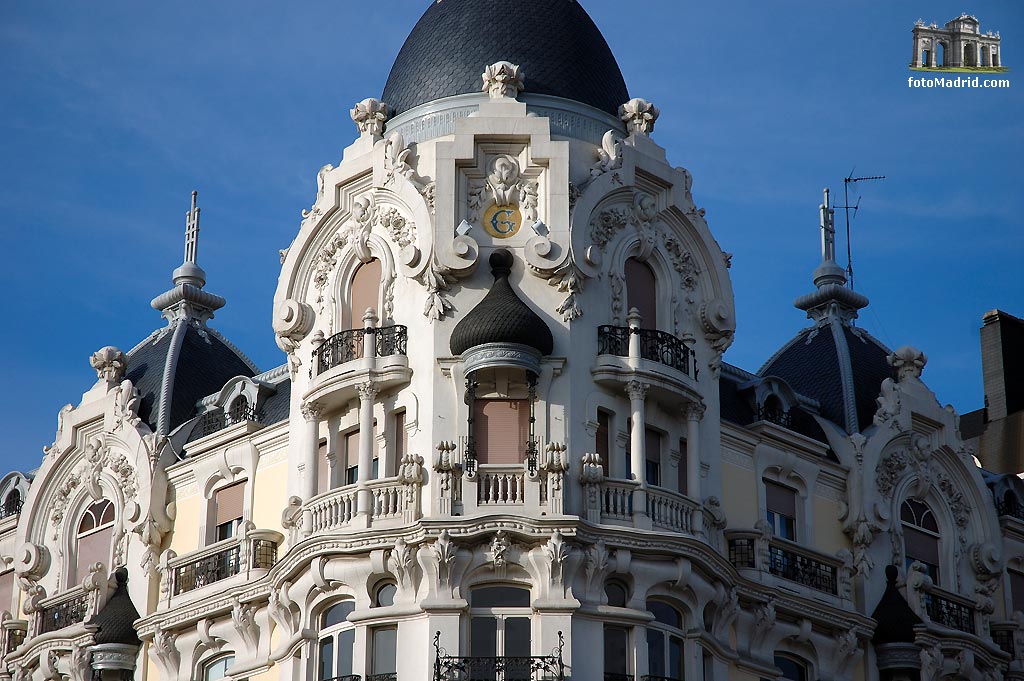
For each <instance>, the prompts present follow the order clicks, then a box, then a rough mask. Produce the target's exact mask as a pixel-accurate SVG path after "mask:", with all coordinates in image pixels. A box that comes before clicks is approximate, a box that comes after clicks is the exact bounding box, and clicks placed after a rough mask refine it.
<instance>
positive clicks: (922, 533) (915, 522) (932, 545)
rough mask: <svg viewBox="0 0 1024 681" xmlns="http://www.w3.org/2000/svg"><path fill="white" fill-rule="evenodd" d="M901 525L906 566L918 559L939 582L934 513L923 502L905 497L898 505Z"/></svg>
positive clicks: (937, 537)
mask: <svg viewBox="0 0 1024 681" xmlns="http://www.w3.org/2000/svg"><path fill="white" fill-rule="evenodd" d="M900 523H901V524H902V525H903V557H904V559H905V561H906V567H908V568H909V567H910V565H911V563H913V562H915V561H918V562H921V563H923V564H924V566H925V568H926V572H927V573H928V576H929V577H931V578H932V581H933V582H934V583H935V584H936V585H938V584H939V524H938V522H937V521H936V519H935V514H934V513H932V511H931V509H930V508H928V506H926V505H925V504H923V503H922V502H920V501H917V500H915V499H907V500H906V501H904V502H903V505H902V506H901V507H900Z"/></svg>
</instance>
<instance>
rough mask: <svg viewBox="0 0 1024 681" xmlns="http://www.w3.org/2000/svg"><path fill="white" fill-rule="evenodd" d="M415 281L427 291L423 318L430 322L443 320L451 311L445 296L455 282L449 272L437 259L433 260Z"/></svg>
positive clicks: (450, 305) (449, 303)
mask: <svg viewBox="0 0 1024 681" xmlns="http://www.w3.org/2000/svg"><path fill="white" fill-rule="evenodd" d="M417 281H418V282H419V283H420V284H422V285H423V286H424V287H425V288H426V289H427V302H426V303H425V304H424V305H423V316H424V317H426V318H427V319H429V320H430V321H431V322H433V321H434V320H440V319H444V317H445V315H446V314H448V311H449V310H451V309H452V304H451V302H449V300H448V296H447V293H448V291H449V289H451V286H452V284H453V283H454V282H455V278H454V277H453V276H452V274H451V270H449V269H448V268H447V267H445V266H443V265H441V264H440V263H438V261H437V258H433V259H432V260H431V262H430V267H428V268H426V269H425V270H424V271H423V273H422V274H420V276H419V277H418V278H417Z"/></svg>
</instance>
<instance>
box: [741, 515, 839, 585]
mask: <svg viewBox="0 0 1024 681" xmlns="http://www.w3.org/2000/svg"><path fill="white" fill-rule="evenodd" d="M726 535H727V541H726V552H727V555H728V558H729V562H730V563H732V565H733V567H735V568H736V569H737V570H762V571H764V572H767V573H769V574H771V575H774V576H775V577H779V578H780V579H784V580H786V581H788V582H793V583H795V584H799V585H801V586H805V587H807V588H810V589H814V590H815V591H820V592H821V593H825V594H829V595H832V596H836V597H839V598H849V597H850V596H849V588H850V576H849V575H848V574H843V573H842V571H841V567H842V562H841V561H840V560H839V559H838V558H836V557H833V556H828V555H826V554H823V553H819V552H817V551H813V550H811V549H808V548H806V547H804V546H800V545H799V544H796V543H795V542H791V541H789V540H786V539H780V538H767V537H766V536H765V535H763V534H762V533H761V532H758V531H750V530H729V531H728V532H726Z"/></svg>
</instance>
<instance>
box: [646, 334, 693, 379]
mask: <svg viewBox="0 0 1024 681" xmlns="http://www.w3.org/2000/svg"><path fill="white" fill-rule="evenodd" d="M640 356H641V357H643V358H644V359H647V360H651V361H652V362H660V363H661V364H664V365H665V366H669V367H672V368H673V369H675V370H676V371H681V372H683V373H684V374H686V375H687V376H689V375H690V348H688V347H686V345H684V344H683V341H681V340H679V339H678V338H676V337H675V336H673V335H672V334H670V333H666V332H664V331H655V330H653V329H640Z"/></svg>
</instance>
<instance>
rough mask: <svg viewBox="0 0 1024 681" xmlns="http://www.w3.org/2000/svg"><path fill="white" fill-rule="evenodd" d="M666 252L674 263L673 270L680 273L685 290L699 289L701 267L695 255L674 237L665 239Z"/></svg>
mask: <svg viewBox="0 0 1024 681" xmlns="http://www.w3.org/2000/svg"><path fill="white" fill-rule="evenodd" d="M665 252H666V253H668V256H669V259H670V260H671V261H672V268H673V269H674V270H675V271H676V272H678V273H679V280H680V281H681V282H682V284H683V288H685V289H687V290H689V291H693V290H694V289H696V288H697V277H698V276H699V275H700V265H698V264H697V261H696V259H695V258H694V257H693V254H692V253H690V252H689V251H687V250H686V249H685V248H683V245H682V244H681V243H679V241H678V240H676V239H673V238H672V237H669V236H666V237H665Z"/></svg>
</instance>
